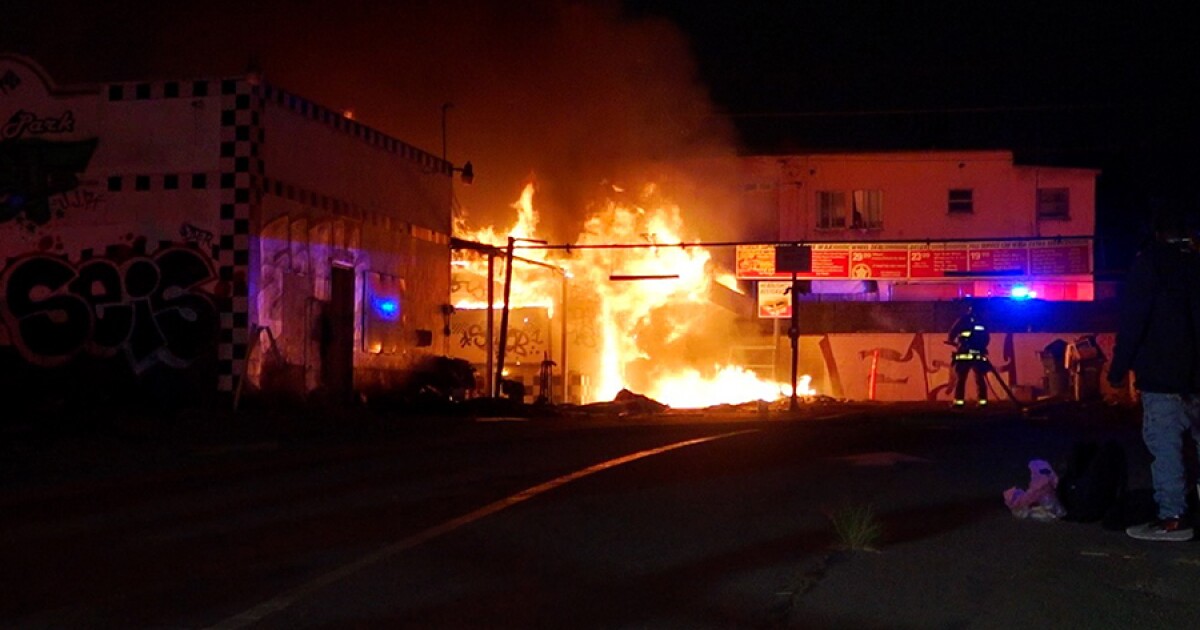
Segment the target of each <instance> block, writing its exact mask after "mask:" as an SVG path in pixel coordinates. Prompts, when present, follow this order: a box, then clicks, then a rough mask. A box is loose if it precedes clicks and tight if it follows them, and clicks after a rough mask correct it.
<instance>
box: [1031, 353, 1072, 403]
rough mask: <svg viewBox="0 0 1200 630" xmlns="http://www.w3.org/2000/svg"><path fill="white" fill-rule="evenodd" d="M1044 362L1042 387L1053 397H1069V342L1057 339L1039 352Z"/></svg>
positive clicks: (1039, 356) (1039, 357)
mask: <svg viewBox="0 0 1200 630" xmlns="http://www.w3.org/2000/svg"><path fill="white" fill-rule="evenodd" d="M1037 354H1038V359H1040V360H1041V362H1042V389H1043V390H1045V391H1046V393H1047V394H1048V395H1049V396H1050V397H1051V398H1067V397H1068V396H1069V395H1070V394H1069V393H1068V392H1069V387H1068V386H1069V384H1070V379H1069V374H1068V372H1067V362H1066V357H1067V342H1065V341H1063V340H1062V339H1055V340H1054V341H1052V342H1050V343H1049V344H1047V345H1046V347H1045V348H1043V349H1042V351H1041V352H1038V353H1037Z"/></svg>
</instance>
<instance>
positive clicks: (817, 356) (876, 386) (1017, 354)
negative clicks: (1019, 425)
mask: <svg viewBox="0 0 1200 630" xmlns="http://www.w3.org/2000/svg"><path fill="white" fill-rule="evenodd" d="M1087 335H1089V333H1085V332H1079V333H994V334H993V335H992V342H991V345H990V348H989V349H990V358H991V362H992V364H993V366H994V367H995V368H996V371H997V372H998V373H999V374H1000V375H1001V376H1002V377H1003V378H1004V382H1005V383H1007V384H1008V385H1009V386H1010V387H1011V388H1012V389H1014V390H1016V391H1017V393H1019V394H1020V395H1024V396H1026V397H1035V396H1039V395H1046V394H1048V393H1049V391H1048V390H1049V389H1051V388H1052V386H1051V387H1047V383H1046V382H1045V381H1044V380H1043V379H1044V376H1045V367H1044V364H1043V361H1042V353H1043V352H1045V350H1046V348H1047V346H1049V345H1050V344H1051V343H1052V342H1054V341H1056V340H1061V341H1063V342H1065V343H1066V344H1072V343H1074V342H1075V341H1076V340H1078V339H1080V338H1081V337H1085V336H1087ZM1094 338H1095V341H1096V346H1097V347H1098V348H1099V350H1100V352H1101V354H1102V356H1103V357H1104V358H1105V360H1104V362H1103V363H1102V364H1101V368H1100V369H1101V371H1100V373H1099V376H1101V377H1102V376H1103V374H1104V373H1106V370H1107V365H1108V359H1110V358H1111V357H1112V346H1113V341H1114V338H1115V335H1113V334H1112V333H1098V334H1094ZM944 340H945V335H944V334H932V333H859V334H828V335H804V336H802V337H801V342H802V343H801V348H802V351H801V353H800V365H799V371H800V373H806V374H810V375H812V376H813V382H812V386H813V387H814V388H815V389H816V390H817V392H818V393H820V394H825V395H829V396H834V397H836V398H848V399H852V400H872V399H873V400H896V401H899V400H910V401H918V400H944V401H949V400H950V399H951V395H952V389H951V388H952V387H953V372H952V370H951V367H950V350H951V348H950V346H947V345H945V343H944ZM788 343H789V342H788V340H787V339H786V338H784V339H782V340H781V343H780V346H779V347H780V356H789V355H787V354H786V353H785V350H788V348H789V346H787V344H788ZM788 369H789V370H790V366H789V367H788ZM778 374H781V375H782V374H788V372H787V371H785V370H784V369H782V368H780V370H779V372H778ZM991 384H992V387H993V388H994V391H993V392H992V398H993V399H1003V398H1005V394H1004V391H1003V390H1002V389H1001V388H1000V387H999V385H997V384H996V383H995V381H994V380H992V381H991ZM1098 384H1099V388H1100V389H1099V394H1100V395H1102V396H1107V395H1114V394H1118V395H1119V394H1122V392H1113V391H1111V390H1110V389H1109V388H1108V385H1107V383H1105V382H1104V379H1103V378H1099V380H1098ZM967 395H968V397H971V398H974V397H975V387H974V384H973V383H968V388H967Z"/></svg>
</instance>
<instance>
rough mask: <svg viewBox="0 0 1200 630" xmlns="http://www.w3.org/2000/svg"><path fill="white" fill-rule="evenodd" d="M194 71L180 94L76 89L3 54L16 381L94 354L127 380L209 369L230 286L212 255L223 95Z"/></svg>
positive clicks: (44, 376) (7, 258) (4, 347)
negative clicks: (204, 86)
mask: <svg viewBox="0 0 1200 630" xmlns="http://www.w3.org/2000/svg"><path fill="white" fill-rule="evenodd" d="M195 83H196V82H192V83H189V84H188V85H187V87H186V89H185V90H183V91H182V92H181V91H179V90H178V89H177V90H176V91H175V96H174V97H171V98H168V97H167V96H166V94H165V92H164V91H163V86H162V85H158V86H156V87H155V88H154V90H153V92H152V91H151V89H150V86H149V84H146V85H145V87H133V86H131V87H130V90H131V92H130V93H129V94H125V93H124V87H123V86H103V87H98V88H91V89H87V90H81V89H70V90H65V89H60V88H59V87H57V86H56V85H55V84H54V83H53V81H51V80H50V79H49V77H47V76H46V74H45V72H44V71H43V70H42V69H41V68H40V67H38V66H37V65H36V64H35V63H34V62H32V61H31V60H28V59H25V58H22V57H18V56H13V55H0V125H2V126H0V369H2V370H4V372H5V373H6V374H7V375H10V376H13V377H15V378H16V379H17V380H13V379H9V380H8V381H7V382H8V383H14V382H20V383H30V382H32V381H37V380H40V381H41V382H42V383H51V384H54V383H57V385H58V386H59V387H61V388H64V389H65V388H67V387H68V383H67V382H66V381H65V380H63V379H64V378H65V376H66V375H67V374H76V373H77V371H78V370H77V368H79V366H81V365H89V366H93V367H94V368H95V369H97V370H103V371H105V372H106V375H107V376H109V377H112V376H113V375H114V374H119V375H123V377H124V378H127V379H128V380H137V379H139V378H142V377H145V376H147V375H151V374H156V373H157V372H160V371H166V372H178V373H184V374H187V377H186V378H188V379H193V380H194V379H195V378H198V376H197V374H196V370H197V369H199V370H200V371H201V372H203V371H205V370H209V371H211V368H212V359H213V357H214V356H215V348H216V342H217V335H218V327H219V320H220V315H219V313H220V300H221V299H222V298H223V297H224V296H227V295H228V287H227V286H224V285H223V284H222V283H221V281H220V278H219V274H218V271H217V266H216V264H215V261H216V256H217V251H218V249H219V246H220V242H219V238H218V233H219V231H218V230H219V228H218V225H217V222H216V212H215V209H216V207H217V202H216V195H217V193H216V189H217V188H218V186H219V182H218V172H217V160H216V158H217V148H216V147H217V140H216V135H217V134H216V132H217V129H218V128H219V126H218V117H219V115H220V112H219V109H220V108H219V103H216V102H214V101H213V100H212V99H211V98H209V97H206V96H199V95H193V94H191V92H192V90H193V89H194V87H195ZM151 112H153V113H151ZM205 125H208V128H209V130H210V131H209V132H208V133H207V136H206V132H205V131H204V127H205ZM208 136H211V137H208ZM206 147H207V149H211V152H209V153H208V154H207V158H205V156H204V153H205V152H206V151H207V149H206ZM30 367H33V368H34V370H32V371H31V370H29V369H28V368H30ZM210 375H211V374H210Z"/></svg>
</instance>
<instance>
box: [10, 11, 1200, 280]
mask: <svg viewBox="0 0 1200 630" xmlns="http://www.w3.org/2000/svg"><path fill="white" fill-rule="evenodd" d="M192 4H195V5H202V6H189V5H192ZM1151 4H1152V3H1094V2H1090V3H1058V2H1038V3H1024V2H1005V3H991V2H988V3H980V2H926V1H908V2H884V1H877V2H853V1H848V0H840V1H828V0H820V1H810V2H803V1H793V2H724V3H723V2H695V1H692V2H689V1H685V0H626V1H625V2H624V3H618V2H576V3H569V2H561V1H549V0H537V1H533V2H519V3H517V2H465V1H457V0H445V1H432V0H415V1H412V2H404V3H372V2H363V1H360V0H342V1H340V2H325V1H322V0H292V1H282V0H279V1H258V2H255V1H252V0H251V1H243V2H230V1H226V0H212V1H211V2H206V3H186V4H185V3H162V2H147V1H143V0H125V1H120V0H117V1H113V2H105V3H100V2H84V1H79V0H43V1H30V0H9V1H8V2H6V3H5V5H6V10H5V14H4V19H2V20H0V42H3V44H0V48H6V49H8V50H10V51H14V52H19V53H24V54H28V55H30V56H31V57H33V58H35V59H36V60H38V61H40V62H41V63H42V64H43V65H44V66H45V67H46V68H47V70H48V71H49V73H50V74H51V76H53V77H55V78H56V79H57V80H58V81H59V82H60V83H68V84H69V83H76V82H85V83H86V82H97V81H104V80H136V79H144V78H177V77H188V76H204V75H209V76H211V75H219V74H235V73H239V72H241V71H243V70H245V68H246V67H247V66H248V65H249V64H253V65H255V66H257V67H259V68H260V69H261V70H262V71H263V74H264V76H265V77H266V78H267V80H268V81H272V82H274V83H277V84H279V85H280V86H282V87H285V88H287V89H291V90H294V91H297V92H299V93H301V94H304V95H306V96H310V97H311V98H313V99H314V100H317V101H318V102H321V103H323V104H326V105H329V106H332V107H337V108H349V109H353V110H354V111H355V114H356V117H357V118H358V119H359V120H361V121H363V122H365V123H366V124H369V125H372V126H376V127H378V128H380V129H382V130H384V131H386V132H389V133H392V134H393V135H396V136H397V137H399V138H401V139H403V140H406V141H408V142H411V143H413V144H416V145H418V146H420V147H422V148H425V149H427V150H429V151H431V152H433V153H440V152H441V145H442V136H441V112H442V105H443V104H444V103H447V102H452V103H454V106H453V108H451V109H449V110H448V113H447V120H448V134H447V145H448V151H447V153H448V157H449V159H451V160H452V161H454V162H457V163H461V162H463V161H465V160H468V159H469V160H472V161H473V163H474V164H475V166H476V169H477V172H478V175H477V179H476V182H477V183H476V185H475V186H473V187H472V188H471V189H469V190H464V191H462V192H461V193H460V201H461V202H462V203H463V206H464V208H465V209H466V210H467V211H468V215H469V216H470V215H471V214H475V215H476V216H478V217H479V218H480V219H481V221H484V220H489V219H491V218H492V217H494V216H498V215H497V213H499V215H502V214H503V213H505V212H507V211H508V210H507V204H508V203H510V202H511V201H512V200H515V199H516V197H517V194H518V192H519V189H520V187H521V185H522V184H523V182H524V180H526V179H528V178H531V177H532V178H534V179H536V181H537V182H538V185H539V194H540V195H541V199H542V202H543V203H544V204H545V205H544V208H546V209H548V210H550V211H549V212H547V213H546V214H547V222H548V226H547V227H548V229H551V230H552V231H553V230H557V231H559V232H560V237H561V238H569V237H570V236H569V230H570V229H571V226H570V223H571V220H572V219H573V218H574V215H576V214H577V213H578V212H577V210H576V208H578V207H579V206H582V205H586V203H587V201H588V200H589V199H590V198H592V197H593V196H594V192H595V188H596V187H597V186H600V185H603V184H606V183H608V182H610V181H623V180H622V178H628V177H632V174H631V173H630V172H629V170H628V168H627V167H623V166H621V165H622V164H628V163H630V162H638V161H644V160H649V161H663V160H670V159H672V158H676V157H681V156H691V155H705V154H709V155H714V154H726V153H731V152H739V153H763V152H784V151H802V150H807V149H857V150H872V149H923V148H981V149H995V148H1007V149H1013V150H1014V151H1015V152H1016V155H1017V158H1018V161H1020V162H1024V163H1036V164H1051V165H1054V164H1059V165H1066V166H1086V167H1094V168H1100V169H1103V175H1102V177H1101V180H1100V200H1099V207H1098V215H1099V223H1100V228H1099V229H1100V239H1101V242H1100V246H1099V247H1098V252H1100V254H1101V260H1100V261H1099V263H1100V267H1101V268H1102V269H1113V270H1119V269H1120V268H1122V267H1123V266H1124V265H1125V264H1127V260H1128V257H1129V255H1130V254H1131V253H1132V249H1133V246H1134V245H1135V244H1136V241H1137V238H1138V236H1139V234H1140V233H1141V231H1142V230H1143V229H1144V225H1145V217H1147V216H1148V215H1149V214H1150V212H1151V211H1153V210H1155V209H1157V208H1159V207H1172V208H1185V209H1190V208H1194V207H1200V198H1198V197H1197V193H1196V188H1195V185H1194V183H1193V173H1194V172H1195V170H1196V164H1195V162H1196V161H1195V159H1194V158H1193V155H1194V151H1193V147H1192V144H1193V142H1194V139H1195V138H1197V137H1200V133H1198V132H1200V124H1198V121H1200V116H1198V115H1197V111H1198V109H1200V108H1198V107H1197V99H1196V97H1194V96H1193V95H1192V92H1193V91H1195V90H1196V88H1197V83H1200V81H1198V79H1200V44H1198V43H1197V38H1196V37H1195V34H1194V28H1193V26H1192V23H1191V22H1190V21H1189V20H1188V19H1186V18H1185V17H1184V16H1183V14H1181V13H1178V12H1176V11H1173V10H1171V9H1170V8H1169V7H1166V6H1161V3H1153V4H1154V5H1155V6H1149V5H1151ZM380 5H386V6H380ZM655 175H662V174H661V173H657V174H655ZM649 176H651V175H649V174H648V175H647V177H649ZM710 205H713V206H719V205H720V201H719V200H718V201H713V202H711V203H710ZM703 210H704V209H700V210H699V211H701V212H703ZM707 210H708V218H707V219H705V220H702V221H699V222H698V223H700V224H701V225H702V227H704V228H706V229H707V231H708V232H709V233H708V234H700V236H701V237H707V238H712V237H714V236H717V235H718V234H717V233H719V235H721V236H728V235H730V233H732V232H736V226H731V225H728V224H727V223H723V222H722V221H721V219H720V217H722V216H728V214H729V213H727V212H722V211H721V208H718V207H712V208H707ZM702 231H703V230H702ZM735 235H736V234H735Z"/></svg>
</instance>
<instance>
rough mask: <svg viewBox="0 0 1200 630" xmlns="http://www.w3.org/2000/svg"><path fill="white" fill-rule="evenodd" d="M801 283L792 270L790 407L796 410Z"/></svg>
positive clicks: (797, 402)
mask: <svg viewBox="0 0 1200 630" xmlns="http://www.w3.org/2000/svg"><path fill="white" fill-rule="evenodd" d="M799 285H800V283H799V282H797V281H796V272H794V271H793V272H792V288H791V289H790V290H791V292H792V323H791V326H790V327H789V328H788V337H789V338H790V339H791V340H792V399H791V401H790V402H789V403H788V409H789V410H791V411H796V410H797V409H799V408H800V401H799V400H797V398H796V372H797V370H798V369H799V367H800V290H799V289H800V286H799Z"/></svg>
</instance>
